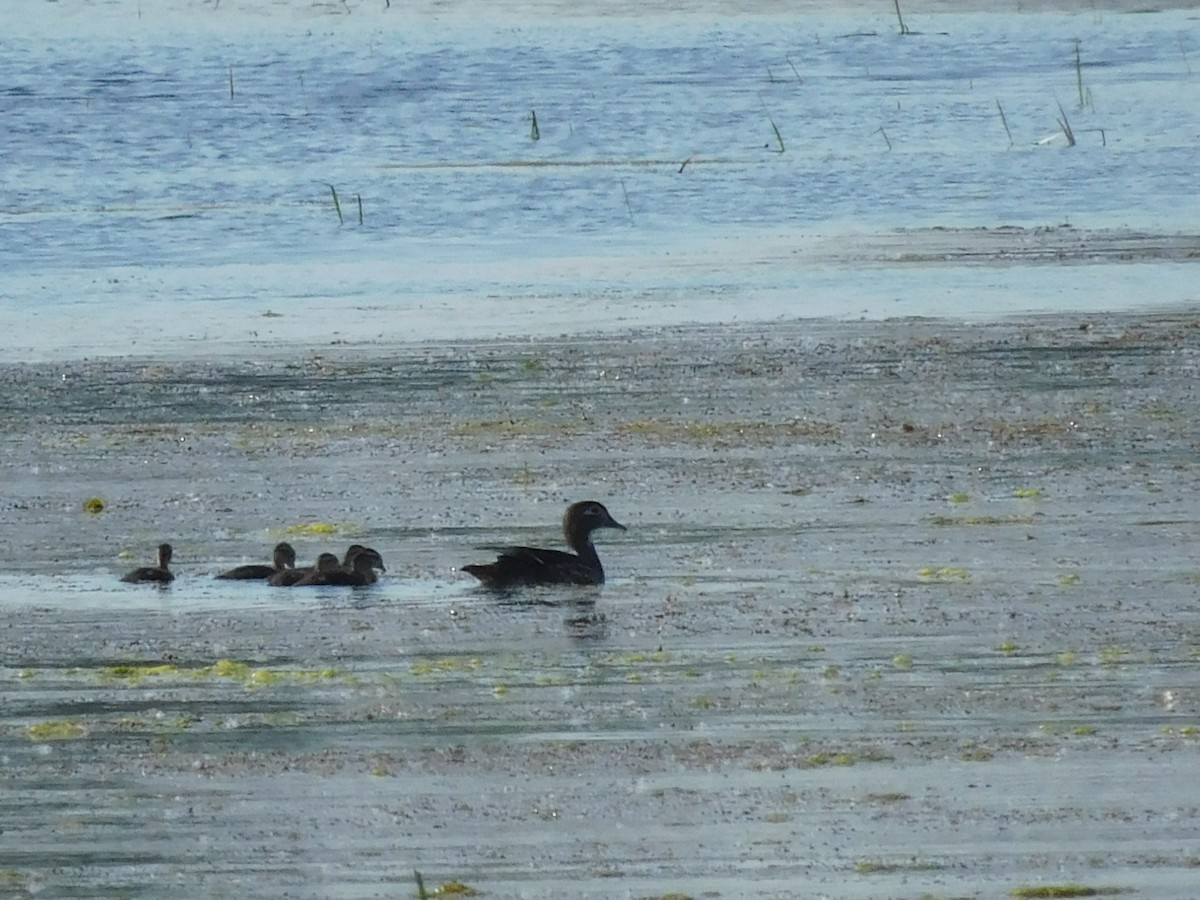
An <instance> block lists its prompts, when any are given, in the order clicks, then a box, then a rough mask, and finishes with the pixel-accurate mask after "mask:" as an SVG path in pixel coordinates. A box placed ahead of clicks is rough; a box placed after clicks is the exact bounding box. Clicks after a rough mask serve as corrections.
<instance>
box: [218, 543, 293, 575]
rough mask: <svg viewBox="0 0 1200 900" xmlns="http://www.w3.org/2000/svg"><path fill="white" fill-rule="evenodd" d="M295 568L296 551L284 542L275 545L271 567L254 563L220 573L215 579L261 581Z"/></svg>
mask: <svg viewBox="0 0 1200 900" xmlns="http://www.w3.org/2000/svg"><path fill="white" fill-rule="evenodd" d="M295 567H296V551H295V550H294V549H293V548H292V545H291V544H289V543H287V542H286V541H285V542H282V543H278V544H276V545H275V552H274V553H272V554H271V565H269V566H264V565H262V564H261V563H255V564H252V565H248V566H238V567H237V568H236V569H230V570H229V571H228V572H222V573H221V574H220V575H218V576H216V577H217V578H224V579H227V580H234V581H252V580H258V581H261V580H263V579H265V578H270V577H271V576H272V575H278V574H279V573H280V572H283V571H286V570H287V569H294V568H295Z"/></svg>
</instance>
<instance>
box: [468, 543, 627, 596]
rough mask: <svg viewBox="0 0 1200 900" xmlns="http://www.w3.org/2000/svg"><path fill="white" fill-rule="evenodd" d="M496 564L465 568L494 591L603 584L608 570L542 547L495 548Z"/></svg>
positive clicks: (559, 551)
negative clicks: (546, 585) (561, 585)
mask: <svg viewBox="0 0 1200 900" xmlns="http://www.w3.org/2000/svg"><path fill="white" fill-rule="evenodd" d="M491 549H495V550H497V551H498V552H499V554H500V555H499V557H498V558H497V560H496V561H495V562H494V563H474V564H471V565H467V566H463V571H464V572H470V573H471V574H472V575H474V576H475V577H476V578H478V579H479V580H480V581H482V582H483V583H484V584H485V585H487V586H488V587H490V588H497V589H503V588H510V587H518V586H523V585H539V584H603V583H604V569H603V568H601V567H600V566H599V565H598V564H597V565H590V564H588V563H587V562H585V561H584V560H583V559H580V558H579V557H578V556H576V555H575V554H574V553H564V552H563V551H562V550H544V549H542V548H539V547H495V548H491Z"/></svg>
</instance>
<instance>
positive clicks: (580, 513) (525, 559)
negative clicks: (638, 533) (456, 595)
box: [463, 500, 626, 590]
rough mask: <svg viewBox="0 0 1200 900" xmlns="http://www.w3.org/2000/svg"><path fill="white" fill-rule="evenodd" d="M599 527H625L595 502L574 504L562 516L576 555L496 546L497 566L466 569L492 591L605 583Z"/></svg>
mask: <svg viewBox="0 0 1200 900" xmlns="http://www.w3.org/2000/svg"><path fill="white" fill-rule="evenodd" d="M598 528H616V529H619V530H621V531H625V530H626V529H625V526H624V525H622V524H621V523H620V522H618V521H617V520H616V519H614V518H613V517H612V516H611V515H610V514H609V512H608V510H607V509H605V508H604V504H602V503H597V502H596V501H595V500H584V501H582V502H580V503H572V504H571V505H570V506H568V507H567V511H566V512H565V513H564V514H563V534H564V536H565V537H566V539H567V546H568V547H570V548H571V549H572V550H573V551H575V552H574V553H564V552H563V551H562V550H541V549H538V548H535V547H493V548H490V549H494V550H498V551H499V552H500V557H499V558H498V559H497V560H496V561H495V562H494V563H483V564H472V565H469V566H463V571H464V572H470V573H471V574H472V575H474V576H475V577H476V578H478V579H479V580H480V581H482V582H483V583H484V585H485V586H486V587H489V588H491V589H492V590H505V589H507V588H513V587H520V586H525V585H537V584H604V567H603V566H601V565H600V557H599V555H598V554H597V553H596V547H595V546H594V545H593V544H592V532H593V531H595V530H596V529H598Z"/></svg>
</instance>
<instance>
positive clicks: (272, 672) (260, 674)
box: [98, 659, 343, 689]
mask: <svg viewBox="0 0 1200 900" xmlns="http://www.w3.org/2000/svg"><path fill="white" fill-rule="evenodd" d="M98 672H99V676H100V679H101V681H105V682H122V683H124V684H127V685H129V686H131V687H137V686H139V685H142V684H144V683H145V682H147V681H152V680H153V681H165V680H173V681H179V682H185V683H186V682H198V681H205V680H208V679H212V678H222V679H227V680H229V681H235V682H240V683H241V684H243V685H244V686H245V687H246V688H247V689H256V688H265V687H270V686H272V685H276V684H281V683H291V684H314V683H316V682H321V681H332V680H335V679H337V678H341V677H343V676H342V675H341V673H340V672H338V670H336V669H332V668H325V669H265V668H255V667H253V666H251V665H250V664H249V663H244V662H238V661H237V660H232V659H219V660H217V661H216V662H215V663H213V664H212V665H210V666H197V667H190V668H189V667H182V666H178V665H175V664H174V663H163V664H159V665H132V664H126V665H119V666H105V667H103V668H101V669H99V670H98Z"/></svg>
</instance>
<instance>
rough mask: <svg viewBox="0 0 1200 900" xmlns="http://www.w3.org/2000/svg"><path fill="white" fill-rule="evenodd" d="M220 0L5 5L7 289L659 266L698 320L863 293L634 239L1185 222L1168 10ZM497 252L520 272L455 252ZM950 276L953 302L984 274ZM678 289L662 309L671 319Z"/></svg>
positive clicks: (1175, 19)
mask: <svg viewBox="0 0 1200 900" xmlns="http://www.w3.org/2000/svg"><path fill="white" fill-rule="evenodd" d="M18 8H20V7H18ZM30 8H31V9H36V7H30ZM219 12H220V6H219V4H218V6H217V10H216V11H214V10H212V9H204V10H196V11H195V12H194V13H192V14H190V15H189V16H188V17H187V18H186V19H185V21H186V23H187V25H188V26H189V27H188V28H187V29H186V30H184V31H181V30H180V28H179V20H178V19H177V18H172V19H164V20H162V21H158V20H156V19H155V18H154V17H153V14H152V13H150V12H147V14H146V15H145V16H143V17H141V18H137V19H127V20H119V21H117V22H116V23H115V24H114V22H113V21H111V20H105V21H104V22H103V23H99V24H98V25H97V27H96V28H94V29H92V32H94V33H84V32H85V30H86V29H85V26H84V24H82V23H81V22H80V21H79V19H78V18H75V19H70V20H69V23H70V26H71V27H69V28H66V29H65V30H64V25H63V21H62V20H61V19H56V18H53V17H47V18H46V19H45V20H44V21H39V20H33V21H29V20H25V19H22V21H21V22H20V23H19V24H20V30H21V32H22V35H21V37H20V39H19V40H17V39H10V40H9V41H7V42H6V44H5V46H4V50H3V52H0V121H2V122H3V126H4V127H3V129H2V130H0V158H2V159H3V160H4V169H3V171H4V177H3V180H2V182H0V309H2V310H4V311H5V312H6V313H9V314H20V313H22V312H24V311H27V310H28V309H29V308H30V306H31V305H35V304H36V305H38V307H39V308H40V309H43V310H44V311H53V310H55V309H57V310H59V311H60V312H62V311H63V310H65V309H66V308H67V307H69V308H70V315H71V316H72V317H78V316H81V315H82V316H85V317H86V316H89V315H98V316H101V319H99V320H98V321H102V322H103V323H104V324H103V326H101V327H108V326H110V325H112V324H114V323H115V324H118V325H119V324H121V323H122V321H123V319H122V315H121V313H120V310H129V311H130V312H129V316H130V317H131V318H132V317H135V316H137V315H141V314H142V313H144V311H145V310H144V308H143V307H144V306H145V305H146V304H147V303H150V304H153V303H156V302H157V301H159V300H162V299H163V298H164V297H166V298H170V302H171V303H173V304H175V305H176V306H177V308H178V310H179V311H180V314H181V315H185V316H186V312H184V310H186V309H188V308H190V307H192V306H197V305H198V306H204V305H205V304H211V303H212V302H213V301H221V302H224V303H230V302H231V303H232V305H231V307H229V308H226V309H223V311H222V312H221V315H236V314H237V312H238V311H239V304H241V308H242V311H245V310H246V309H253V310H255V311H256V312H262V311H263V310H265V309H267V308H273V309H276V310H278V309H280V308H282V309H283V310H285V311H286V310H288V309H289V308H295V309H299V308H301V307H302V306H303V304H302V303H301V300H302V299H303V298H304V297H305V296H306V295H307V294H309V293H310V292H315V293H316V294H318V295H319V296H320V297H321V298H323V299H325V300H328V301H329V303H330V308H332V309H342V308H343V306H339V304H340V303H341V304H343V305H344V303H363V304H372V305H375V306H378V307H382V308H385V309H397V310H398V311H399V312H401V313H403V312H405V311H406V309H409V308H411V307H422V308H423V307H424V306H426V305H428V303H429V302H430V301H433V302H434V304H435V306H436V305H437V303H438V302H439V301H440V302H444V303H445V304H447V305H446V310H448V313H449V314H451V315H453V316H459V315H464V314H465V315H470V314H472V312H474V313H475V314H478V313H479V312H481V311H480V310H472V308H471V307H470V306H463V305H462V304H461V303H460V302H459V300H458V298H460V297H462V296H464V295H472V294H479V295H487V296H491V297H493V298H495V297H499V298H501V299H503V298H510V299H511V300H512V303H511V304H510V305H509V306H508V307H505V306H504V304H501V305H500V307H499V310H498V312H499V313H500V315H501V316H503V315H504V313H505V311H510V312H514V313H516V312H519V310H517V307H521V308H522V309H523V310H527V307H528V304H529V303H530V302H532V301H536V299H537V298H544V297H546V296H550V297H560V296H563V295H564V294H567V295H570V294H579V295H581V296H584V297H589V296H595V297H601V298H603V297H604V296H606V295H611V294H612V293H613V292H614V291H615V292H620V293H623V294H625V295H628V296H635V297H636V296H649V297H654V296H656V295H658V294H660V293H662V292H663V291H664V290H665V291H666V292H667V293H670V294H672V297H673V299H678V297H676V296H675V295H677V294H682V295H690V296H693V297H696V298H698V300H699V301H701V303H700V305H698V306H697V308H696V310H695V312H696V315H697V317H698V318H711V315H706V314H705V313H704V311H703V308H702V301H703V300H704V299H705V298H709V299H711V298H712V297H713V296H715V295H716V293H719V294H721V295H722V296H726V295H728V294H730V293H732V294H734V295H737V294H738V293H739V291H742V292H744V293H745V295H746V299H747V300H749V301H751V302H753V298H754V297H755V296H756V295H761V294H762V292H763V291H764V290H765V291H767V292H768V293H771V292H774V291H776V290H785V291H788V290H790V291H791V294H792V299H793V301H794V302H793V304H792V306H791V307H789V306H788V304H787V303H784V302H782V301H780V300H779V298H776V300H775V302H774V303H773V304H772V305H771V306H770V308H769V309H768V310H767V312H768V313H769V314H778V313H779V312H780V310H781V309H782V310H784V311H786V310H787V309H789V308H794V306H795V303H796V302H800V301H802V300H803V298H804V297H805V296H808V295H812V294H813V293H814V292H817V293H821V292H824V293H821V295H822V296H824V297H827V298H828V302H826V303H817V304H816V306H815V307H812V306H811V304H810V305H804V306H803V309H802V310H801V311H803V312H833V313H835V314H847V313H855V312H857V310H856V309H855V308H854V306H853V304H847V303H845V302H843V301H842V299H841V298H842V297H843V296H844V295H846V294H847V293H853V292H854V285H853V284H851V283H847V282H844V281H839V280H838V279H837V278H835V279H834V281H835V283H834V284H827V283H826V282H827V279H826V276H824V275H823V274H820V273H814V272H811V271H798V270H797V268H796V267H795V266H792V267H790V268H789V267H787V266H786V265H783V266H781V265H779V264H778V263H777V264H776V265H774V266H773V268H772V269H771V272H770V274H769V275H768V277H767V278H766V279H765V281H766V283H765V284H764V283H762V279H761V278H760V275H761V273H758V272H756V271H755V265H754V262H753V260H752V259H747V258H744V257H745V254H743V255H742V256H743V258H734V259H727V260H724V261H723V263H722V266H723V268H722V270H721V271H719V272H706V273H705V274H704V276H703V277H700V278H695V277H690V276H689V275H688V274H687V273H686V272H682V273H681V272H680V271H678V270H674V269H672V270H670V271H669V272H668V273H667V274H664V273H663V271H662V268H661V267H660V266H650V267H647V268H643V266H642V263H643V261H644V258H645V257H646V256H647V255H651V256H655V255H658V256H661V255H664V254H669V253H672V252H681V251H683V250H685V249H686V248H688V247H689V246H693V247H694V246H704V245H707V244H709V243H718V242H727V241H737V240H742V241H745V242H746V246H747V250H748V251H749V250H750V249H751V248H752V247H753V245H754V243H755V242H756V241H757V240H758V238H759V236H760V235H770V236H772V237H773V238H778V237H779V236H780V235H795V236H796V239H797V241H802V240H804V239H805V238H806V237H808V236H812V235H834V236H836V235H838V234H841V233H861V232H867V233H871V232H878V231H883V230H888V229H895V228H908V229H920V228H978V227H987V228H992V227H998V226H1010V225H1018V226H1024V227H1029V228H1035V227H1042V226H1061V225H1063V224H1069V225H1071V226H1072V227H1074V228H1085V229H1111V228H1124V229H1133V230H1150V231H1153V232H1156V233H1158V232H1161V233H1174V232H1187V231H1189V230H1192V229H1195V228H1196V227H1197V225H1198V224H1200V223H1198V218H1200V216H1198V214H1200V202H1198V201H1197V195H1196V190H1195V187H1196V174H1195V173H1196V172H1197V171H1198V170H1200V150H1198V138H1200V103H1197V102H1196V100H1197V97H1200V90H1198V87H1200V74H1197V72H1196V69H1197V68H1200V21H1197V19H1196V17H1195V16H1194V15H1192V14H1188V13H1182V12H1169V13H1162V14H1156V15H1118V14H1107V15H1088V16H1068V15H1000V14H997V15H980V16H950V15H946V16H935V17H931V18H929V19H927V20H926V21H924V22H921V23H919V24H914V25H913V27H914V28H919V29H920V32H921V33H918V34H912V35H908V36H903V37H901V36H899V35H897V34H896V33H895V28H894V25H893V24H892V23H891V22H889V21H888V20H887V19H886V18H871V19H863V20H854V19H850V18H845V17H841V18H819V17H796V18H791V19H780V18H773V19H731V20H729V21H727V22H725V23H722V24H720V25H708V26H702V25H688V24H683V23H681V22H679V21H670V20H666V21H661V20H658V19H654V20H648V21H645V22H640V21H631V20H617V21H615V22H614V23H607V24H602V25H601V26H597V24H596V23H595V22H591V23H587V24H584V23H580V22H575V21H570V20H563V21H561V22H558V23H556V24H548V25H543V26H536V27H534V26H529V25H527V24H514V25H512V26H511V27H507V28H496V27H495V25H494V23H491V24H488V25H486V26H484V25H480V26H472V25H469V24H461V23H460V24H446V23H442V24H439V25H436V26H434V25H428V24H425V25H422V24H421V23H414V22H412V21H406V20H405V19H404V18H402V17H401V15H399V14H396V12H395V10H392V11H391V12H392V14H390V15H384V14H383V13H384V11H383V10H377V11H374V12H373V13H370V14H368V13H367V11H366V10H360V14H358V15H356V16H350V15H346V16H331V15H321V16H317V15H315V14H314V15H313V16H312V17H311V18H310V19H308V20H302V21H299V22H297V21H296V20H294V19H291V18H285V17H283V16H280V17H279V18H278V20H272V19H270V18H269V17H267V18H264V17H261V16H260V17H258V18H253V19H247V20H246V22H245V24H246V26H247V27H244V28H239V27H238V20H237V19H236V17H235V14H234V13H229V14H228V15H227V16H225V17H222V16H221V15H220V14H219ZM0 18H2V17H0ZM8 24H9V25H14V26H15V25H17V24H18V23H17V22H15V21H14V22H10V23H8ZM100 25H103V26H104V27H100ZM250 25H253V27H249V26H250ZM1076 46H1078V48H1079V53H1080V60H1081V62H1082V98H1083V103H1082V104H1081V103H1080V96H1081V90H1080V87H1081V86H1080V84H1079V81H1078V80H1077V73H1076V68H1075V51H1076ZM998 104H999V105H1000V106H1002V107H1003V110H1004V115H1005V117H1006V119H1007V122H1008V126H1009V128H1010V130H1011V133H1012V146H1010V143H1009V137H1008V136H1007V134H1006V132H1005V128H1004V125H1003V123H1002V121H1001V117H1000V114H999V108H998ZM1059 104H1061V107H1062V112H1060V108H1059ZM535 113H536V117H537V127H538V139H537V140H534V139H533V115H534V114H535ZM1064 114H1065V116H1066V117H1067V120H1068V121H1069V124H1070V126H1071V128H1072V129H1073V131H1074V132H1075V135H1076V138H1077V140H1078V144H1077V145H1076V146H1075V147H1071V148H1068V147H1067V146H1066V144H1065V141H1064V140H1063V139H1062V135H1061V128H1060V127H1059V124H1058V122H1057V120H1058V119H1059V118H1061V117H1062V116H1063V115H1064ZM776 129H777V130H778V133H776ZM1055 135H1057V138H1055V139H1054V140H1052V141H1050V142H1049V143H1046V144H1039V143H1038V142H1039V141H1041V140H1043V139H1046V138H1049V137H1052V136H1055ZM685 161H686V162H685ZM681 169H682V171H681ZM335 192H336V194H337V202H338V204H339V205H340V218H339V212H338V210H337V209H336V208H335V204H334V199H333V197H334V193H335ZM360 203H361V221H360ZM564 257H567V258H585V259H591V260H595V259H597V258H599V259H602V260H604V261H605V264H604V265H600V266H591V267H584V269H583V270H582V271H580V272H578V273H577V277H576V278H575V280H574V281H572V280H571V278H570V273H569V271H568V272H567V273H565V274H564V273H562V272H559V271H557V270H555V271H553V272H548V271H546V270H545V268H544V266H543V265H542V264H543V263H544V262H545V261H547V260H549V261H555V260H561V259H562V258H564ZM497 261H502V262H520V263H521V264H522V267H521V268H519V269H517V270H514V271H505V272H503V273H501V274H499V275H496V274H495V273H492V272H475V271H472V270H470V269H468V270H465V271H456V266H457V265H459V264H464V263H465V264H469V265H486V266H493V265H495V263H496V262H497ZM296 266H304V267H313V266H315V267H318V268H320V267H322V266H331V267H333V268H332V270H331V271H329V272H326V273H324V274H321V273H316V274H314V273H313V271H311V269H300V268H292V267H296ZM280 267H282V268H280ZM852 268H853V267H852ZM288 272H291V273H292V274H291V275H290V276H289V274H288ZM364 273H366V275H365V277H366V281H367V283H366V284H362V283H358V284H357V285H356V284H355V282H356V281H359V282H361V279H363V278H364ZM853 274H854V273H853V272H852V271H851V272H850V273H849V275H853ZM959 275H961V273H959ZM841 277H843V276H839V278H841ZM845 277H848V276H845ZM972 277H975V276H972ZM1145 277H1150V278H1151V282H1152V283H1151V285H1150V287H1151V288H1153V289H1154V290H1155V291H1157V292H1158V295H1159V296H1162V295H1163V294H1164V293H1165V295H1166V297H1165V299H1167V300H1171V299H1180V298H1186V297H1188V296H1192V295H1191V294H1188V292H1187V290H1186V289H1180V290H1182V293H1180V290H1176V291H1175V292H1174V294H1173V293H1172V290H1171V285H1175V286H1176V287H1178V285H1179V283H1180V277H1179V276H1178V275H1174V274H1172V275H1171V276H1170V277H1169V278H1168V279H1167V281H1169V282H1170V283H1169V284H1163V283H1162V282H1163V279H1164V276H1163V274H1162V273H1161V272H1155V273H1152V274H1150V275H1149V276H1146V274H1145V273H1139V274H1137V275H1136V276H1135V278H1134V282H1133V284H1132V285H1131V289H1132V288H1135V287H1136V286H1137V285H1138V284H1144V283H1145V282H1144V278H1145ZM159 278H161V282H160V281H159V280H158V279H159ZM1044 278H1045V276H1044V275H1041V274H1039V275H1038V278H1037V279H1036V280H1037V282H1038V283H1044ZM1018 280H1020V279H1018ZM1098 280H1099V282H1100V283H1101V284H1110V283H1111V281H1112V276H1111V275H1103V276H1100V277H1099V278H1098ZM867 281H868V282H870V279H869V278H868V279H867ZM952 281H953V279H952ZM938 283H945V282H942V281H939V282H938ZM1067 283H1068V282H1063V284H1062V285H1060V287H1065V285H1066V284H1067ZM1069 283H1070V284H1076V283H1077V282H1076V280H1075V279H1074V277H1072V279H1071V280H1070V282H1069ZM114 284H115V285H118V287H117V289H116V290H112V289H110V288H111V286H112V285H114ZM181 285H182V287H181ZM339 285H345V287H342V288H339ZM929 288H930V284H929V283H928V282H926V281H924V280H920V279H918V282H917V283H915V284H913V285H911V286H910V287H908V288H905V286H904V283H903V280H900V281H897V280H896V278H895V273H888V274H887V275H885V276H882V277H881V280H880V281H879V282H878V283H875V284H873V285H872V284H870V283H868V284H866V285H865V286H864V293H865V294H866V295H867V296H871V297H875V298H876V300H882V299H886V300H887V301H888V302H898V303H900V304H901V305H902V306H904V305H905V304H906V301H909V300H912V301H915V308H916V310H917V311H922V310H924V309H925V307H924V305H923V304H924V303H925V300H926V299H927V298H926V295H927V294H928V293H929ZM960 289H961V290H960ZM955 290H956V292H958V293H961V296H959V297H957V298H956V299H952V300H951V301H950V302H949V303H948V304H947V305H948V308H949V309H950V310H954V309H956V308H959V307H961V308H962V309H963V311H964V312H965V311H968V308H969V307H970V304H971V303H972V297H976V296H978V294H979V292H980V291H983V292H984V293H985V294H986V293H987V290H988V286H987V284H986V283H982V282H980V283H976V282H973V281H971V280H970V279H968V281H967V282H963V283H962V284H961V285H959V287H956V288H955ZM1021 290H1023V291H1024V290H1025V289H1024V288H1021ZM914 292H915V293H914ZM1176 294H1178V295H1179V296H1175V295H1176ZM1022 296H1026V297H1028V295H1027V292H1026V293H1025V294H1023V295H1022ZM785 299H786V298H785ZM1028 300H1029V304H1028V305H1029V306H1031V307H1039V306H1041V307H1049V308H1053V307H1054V305H1055V303H1056V302H1057V300H1056V299H1055V296H1050V297H1048V298H1043V300H1042V302H1039V300H1038V298H1037V297H1036V296H1034V297H1028ZM683 302H684V306H685V308H684V309H683V310H682V311H681V312H678V313H674V314H672V315H668V316H666V318H668V319H670V318H673V317H674V318H683V319H686V318H687V317H688V315H687V308H686V303H687V301H686V297H685V299H684V301H683ZM1101 302H1102V303H1104V304H1106V305H1111V302H1112V301H1111V298H1110V299H1109V300H1107V301H1101ZM395 304H402V306H400V307H396V306H395ZM1017 305H1018V306H1019V305H1020V304H1017ZM206 308H209V309H211V307H210V306H209V307H206ZM938 308H939V309H941V307H938ZM114 310H116V311H117V312H116V313H115V318H114V317H113V316H114ZM160 311H161V308H160ZM168 311H170V310H169V309H168ZM492 312H494V311H491V310H489V311H488V315H491V314H492ZM743 312H745V310H744V309H743ZM434 318H435V319H436V318H437V316H436V315H435V316H434ZM565 318H566V319H567V324H568V325H569V322H570V316H569V315H567V316H565ZM52 321H55V320H52ZM44 330H45V329H43V331H44ZM51 330H53V328H52V329H51ZM426 330H427V331H428V330H429V329H426ZM518 330H519V329H518ZM435 331H436V329H432V331H430V333H432V332H435ZM31 333H37V330H36V329H33V330H31ZM420 333H421V334H425V333H426V332H425V331H421V332H420ZM22 335H25V332H22ZM191 336H192V337H193V338H196V339H202V336H199V337H198V336H197V335H196V334H192V335H191ZM30 340H32V338H30Z"/></svg>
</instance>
